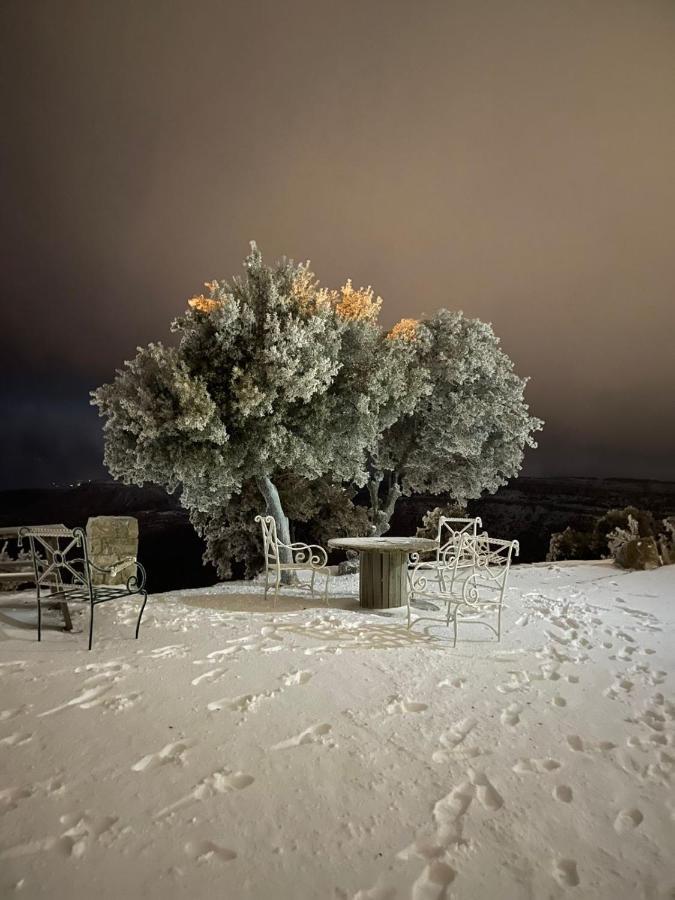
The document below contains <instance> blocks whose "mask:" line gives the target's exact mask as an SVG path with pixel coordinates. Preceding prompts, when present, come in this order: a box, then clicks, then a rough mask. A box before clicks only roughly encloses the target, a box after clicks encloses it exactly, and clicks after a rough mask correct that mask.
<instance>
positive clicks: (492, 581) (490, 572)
mask: <svg viewBox="0 0 675 900" xmlns="http://www.w3.org/2000/svg"><path fill="white" fill-rule="evenodd" d="M519 552H520V547H519V544H518V541H504V540H500V539H498V538H491V537H488V535H487V534H481V535H476V536H474V535H472V534H470V533H467V532H465V533H463V534H462V535H461V537H460V544H459V547H458V548H457V549H456V550H455V549H454V548H449V549H448V550H447V551H446V552H445V553H442V554H441V557H440V560H439V562H440V564H441V569H440V572H439V575H438V577H437V578H436V580H434V579H433V570H430V574H431V575H432V577H431V578H430V579H429V578H427V572H429V570H426V571H425V570H424V568H422V566H423V564H422V563H420V564H418V566H417V567H415V568H414V569H413V570H412V573H411V575H410V578H411V583H412V589H411V591H409V597H408V628H411V627H412V625H414V624H415V623H416V622H419V621H423V620H428V621H434V622H438V621H439V619H438V618H435V617H432V616H417V617H416V618H415V619H413V618H412V611H411V600H412V599H414V598H417V597H424V598H426V599H430V600H432V602H433V601H436V602H439V601H440V602H442V603H445V604H446V605H447V612H446V616H445V624H446V625H447V626H448V627H449V626H450V621H451V620H452V623H453V637H454V640H453V646H457V630H458V623H459V621H460V620H461V619H462V618H465V619H466V621H467V622H472V623H474V624H481V625H485V626H486V627H487V628H489V629H490V630H491V631H493V632H494V633H495V634H496V635H497V640H498V641H499V640H501V618H502V604H503V601H504V594H505V593H506V587H507V583H508V577H509V571H510V568H511V561H512V558H513V557H514V556H518V554H519ZM458 576H459V582H458ZM448 585H450V587H449V588H448ZM460 585H461V586H460ZM493 610H496V612H497V627H496V628H494V627H493V626H492V625H491V624H490V623H489V622H484V621H482V620H481V619H479V618H477V617H478V616H479V615H480V614H481V613H483V612H486V611H493ZM469 616H470V617H471V618H469Z"/></svg>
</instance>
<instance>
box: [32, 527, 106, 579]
mask: <svg viewBox="0 0 675 900" xmlns="http://www.w3.org/2000/svg"><path fill="white" fill-rule="evenodd" d="M19 536H20V537H21V538H22V539H25V540H27V541H28V546H29V548H30V555H31V559H32V561H33V569H34V572H35V584H36V587H37V589H38V591H40V590H41V589H42V588H49V589H51V590H53V589H54V587H57V588H61V587H63V588H64V589H65V591H68V589H69V588H70V589H73V588H78V589H80V590H82V589H83V588H84V589H85V590H86V591H88V592H90V591H91V570H90V567H89V556H88V551H87V538H86V534H85V531H84V528H80V527H78V528H73V529H70V528H63V527H59V526H48V525H37V526H32V527H26V528H22V529H21V530H20V532H19Z"/></svg>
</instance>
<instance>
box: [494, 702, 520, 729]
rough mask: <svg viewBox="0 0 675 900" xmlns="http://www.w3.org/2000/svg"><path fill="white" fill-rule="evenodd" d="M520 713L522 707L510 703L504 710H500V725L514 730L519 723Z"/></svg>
mask: <svg viewBox="0 0 675 900" xmlns="http://www.w3.org/2000/svg"><path fill="white" fill-rule="evenodd" d="M522 711H523V708H522V706H519V705H518V704H517V703H510V704H509V705H508V706H507V707H506V709H503V710H502V713H501V716H500V717H499V718H500V721H501V723H502V725H509V726H510V727H511V728H514V727H515V726H516V725H517V724H518V723H519V722H520V714H521V712H522Z"/></svg>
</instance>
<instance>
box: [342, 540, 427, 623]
mask: <svg viewBox="0 0 675 900" xmlns="http://www.w3.org/2000/svg"><path fill="white" fill-rule="evenodd" d="M328 546H329V547H332V548H335V549H340V550H358V551H359V553H360V554H361V570H360V575H359V600H360V602H361V606H362V607H363V608H364V609H390V608H391V607H393V606H405V604H406V603H407V602H408V555H409V554H410V553H416V552H417V553H419V552H422V551H424V550H435V549H436V548H437V547H438V544H437V543H436V541H432V540H430V539H429V538H417V537H370V538H369V537H362V538H332V539H331V540H330V541H328Z"/></svg>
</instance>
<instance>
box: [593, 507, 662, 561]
mask: <svg viewBox="0 0 675 900" xmlns="http://www.w3.org/2000/svg"><path fill="white" fill-rule="evenodd" d="M631 519H633V520H634V522H635V526H634V527H635V528H636V529H637V535H638V536H639V537H643V538H647V537H654V535H655V534H656V520H655V519H654V516H653V515H652V514H651V513H650V512H649V511H648V510H644V509H638V508H637V507H636V506H626V507H624V509H610V510H609V511H608V512H607V513H605V515H603V516H600V518H599V519H597V521H596V523H595V526H594V528H593V537H594V541H595V544H596V546H597V549H598V553H599V555H600V556H609V555H611V550H610V547H609V535H610V533H611V532H612V531H615V530H616V529H617V528H620V529H621V528H623V529H630V520H631Z"/></svg>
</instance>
